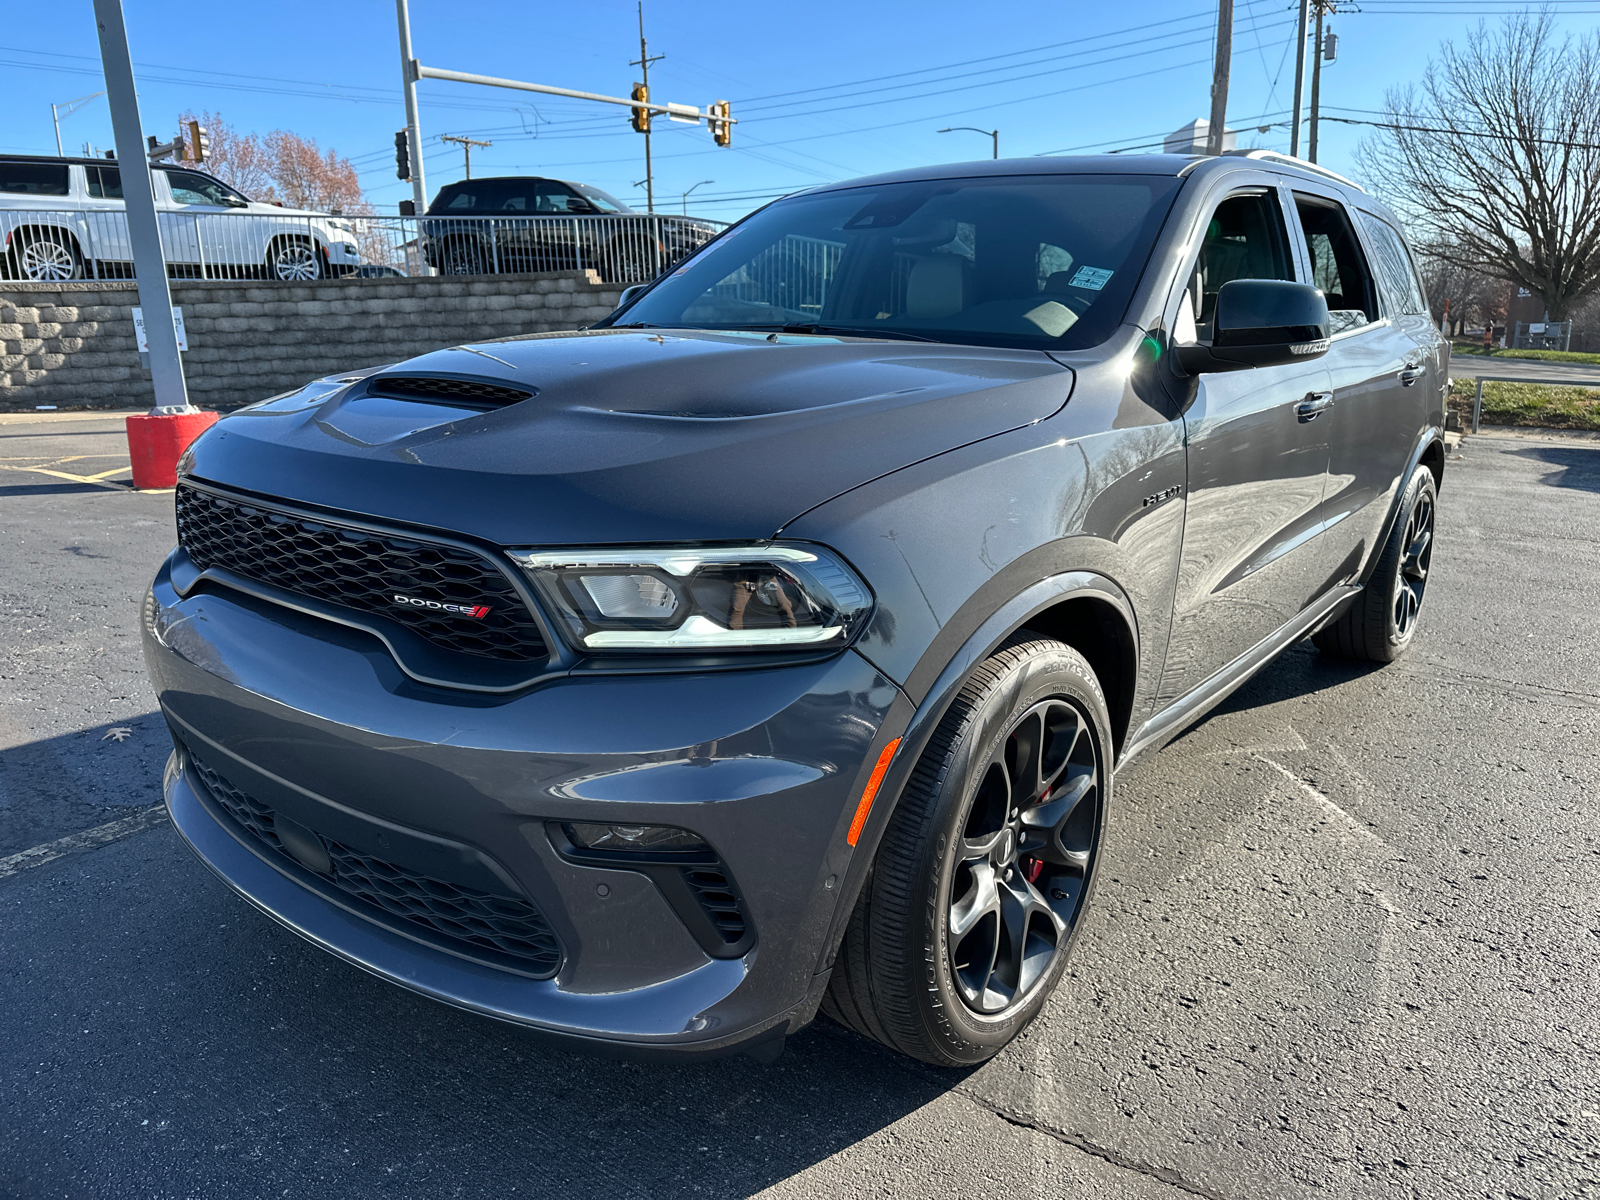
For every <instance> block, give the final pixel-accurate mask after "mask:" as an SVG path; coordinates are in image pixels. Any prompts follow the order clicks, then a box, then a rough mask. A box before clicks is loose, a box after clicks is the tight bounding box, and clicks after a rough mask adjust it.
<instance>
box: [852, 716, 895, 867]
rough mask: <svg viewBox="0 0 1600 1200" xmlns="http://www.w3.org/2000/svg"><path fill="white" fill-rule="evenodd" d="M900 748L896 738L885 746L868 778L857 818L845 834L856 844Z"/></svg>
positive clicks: (857, 810)
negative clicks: (895, 753)
mask: <svg viewBox="0 0 1600 1200" xmlns="http://www.w3.org/2000/svg"><path fill="white" fill-rule="evenodd" d="M899 748H900V739H899V738H895V739H894V741H892V742H890V743H889V744H888V745H887V746H885V747H884V748H883V753H882V754H880V755H878V765H877V766H875V767H873V768H872V777H871V778H870V779H868V780H867V786H866V787H865V788H863V789H862V790H861V803H860V804H858V805H856V819H855V820H854V821H851V822H850V832H849V833H848V834H846V835H845V839H844V840H845V841H846V842H847V843H849V844H850V845H852V846H854V845H855V844H856V841H857V839H859V838H860V837H861V830H862V828H863V827H864V826H865V825H866V823H867V814H868V813H870V812H871V811H872V801H873V798H874V797H875V796H876V795H877V794H878V788H879V787H880V786H881V785H882V784H883V777H884V776H885V775H887V774H888V773H889V763H890V762H891V761H892V760H893V759H894V752H895V751H896V750H898V749H899Z"/></svg>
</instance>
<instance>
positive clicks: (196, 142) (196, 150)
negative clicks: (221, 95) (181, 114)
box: [189, 121, 211, 163]
mask: <svg viewBox="0 0 1600 1200" xmlns="http://www.w3.org/2000/svg"><path fill="white" fill-rule="evenodd" d="M189 153H190V155H192V156H193V158H194V161H195V162H197V163H203V162H205V160H206V159H208V158H210V157H211V134H210V133H208V132H207V131H206V127H205V126H204V125H202V124H200V122H199V121H190V122H189Z"/></svg>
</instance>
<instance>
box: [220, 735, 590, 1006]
mask: <svg viewBox="0 0 1600 1200" xmlns="http://www.w3.org/2000/svg"><path fill="white" fill-rule="evenodd" d="M189 765H190V766H192V767H193V768H194V770H195V773H196V774H197V775H199V776H200V781H201V782H202V783H204V784H205V786H206V790H207V791H209V792H210V793H211V796H212V798H213V799H214V800H216V802H217V804H218V805H219V806H220V807H221V808H222V810H223V811H224V812H226V813H227V814H228V815H229V816H230V817H232V818H233V819H234V820H235V821H237V822H238V823H239V824H240V825H242V826H243V827H244V828H245V829H246V830H247V831H248V832H250V833H252V834H254V835H255V836H256V837H257V838H259V839H260V840H261V841H262V842H264V843H265V844H266V845H268V846H270V847H271V848H272V849H274V850H276V851H277V852H278V853H280V854H282V855H283V856H284V857H285V858H287V859H289V860H290V861H291V862H294V863H295V864H296V865H297V866H300V867H301V869H302V870H304V869H308V868H306V867H305V866H304V864H303V863H300V861H299V860H298V859H296V858H294V857H293V856H292V855H290V854H289V852H288V851H287V850H285V849H284V846H283V843H282V842H280V841H279V840H278V835H277V828H276V827H277V821H278V817H277V814H276V813H275V812H273V810H272V809H271V808H269V807H268V806H267V805H265V804H263V803H262V802H261V801H260V800H258V799H256V798H255V797H254V796H251V795H249V794H248V793H247V792H242V791H240V790H239V789H238V788H236V787H234V786H233V785H232V784H231V783H229V782H228V781H227V780H226V779H224V778H223V777H222V776H221V775H219V774H217V773H216V772H215V771H213V770H212V769H211V768H210V767H208V766H207V765H206V764H205V763H203V762H201V761H200V759H199V758H198V757H196V755H195V754H194V752H193V751H192V750H191V751H190V752H189ZM315 836H316V837H317V839H318V840H319V841H320V842H321V843H322V845H323V848H324V849H326V850H327V852H328V861H329V863H330V866H331V873H330V874H327V875H320V874H319V878H323V879H325V880H326V881H327V882H328V883H331V884H333V885H334V886H335V887H337V888H339V889H340V890H341V891H343V892H345V893H347V894H348V895H351V896H354V897H355V898H357V899H359V900H363V901H365V902H366V903H368V904H371V905H373V906H374V907H376V908H379V909H381V910H382V911H384V912H385V913H388V914H389V915H390V916H394V917H400V918H402V919H403V920H406V921H410V922H413V923H415V924H417V925H420V926H422V927H424V928H425V929H429V930H432V931H433V932H434V933H437V934H442V935H444V936H445V937H447V938H452V939H454V940H456V941H459V942H465V943H467V944H468V945H470V946H476V947H478V948H479V949H484V950H493V951H497V952H498V953H500V954H506V955H510V956H511V957H512V958H516V959H519V960H521V961H523V962H526V963H528V964H529V965H530V966H532V967H534V968H535V969H536V970H538V971H540V972H543V973H544V974H546V975H553V974H555V971H556V968H557V967H558V966H560V965H561V943H560V942H558V941H557V940H556V936H555V934H554V933H552V932H551V930H550V926H549V925H548V924H547V923H546V922H545V919H544V914H542V913H541V912H540V911H539V910H538V909H537V908H535V907H534V906H533V905H532V904H530V903H529V902H528V901H527V900H525V899H522V898H521V897H517V896H494V895H490V894H489V893H487V892H480V891H478V890H476V889H474V888H468V887H462V886H461V885H460V884H455V883H449V882H447V881H445V880H442V879H432V878H430V877H428V876H426V875H419V874H417V873H416V872H414V871H410V870H407V869H406V868H405V867H400V866H396V865H395V864H394V863H391V862H385V861H384V860H383V859H381V858H374V857H372V856H371V855H369V854H362V853H360V852H358V851H356V850H352V849H351V848H350V847H348V846H345V845H343V844H342V843H340V842H336V841H333V840H332V839H331V838H326V837H323V836H322V835H320V834H316V835H315Z"/></svg>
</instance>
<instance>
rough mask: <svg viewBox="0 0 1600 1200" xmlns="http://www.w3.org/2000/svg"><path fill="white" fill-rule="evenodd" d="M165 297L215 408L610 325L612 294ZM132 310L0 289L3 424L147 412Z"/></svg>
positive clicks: (450, 288)
mask: <svg viewBox="0 0 1600 1200" xmlns="http://www.w3.org/2000/svg"><path fill="white" fill-rule="evenodd" d="M170 286H171V288H172V300H173V303H174V304H177V305H179V306H181V307H182V309H183V322H184V329H185V331H186V332H187V334H188V337H189V350H188V352H187V353H185V354H184V356H183V361H184V374H185V376H186V378H187V380H188V384H189V398H190V400H191V401H192V402H193V403H195V404H198V405H200V406H201V407H203V408H216V409H230V408H237V407H238V406H240V405H242V404H251V403H254V402H255V401H257V400H260V399H263V398H264V397H267V396H271V395H273V394H275V393H277V392H284V391H288V390H290V389H291V388H296V387H299V386H300V385H301V384H303V383H305V382H306V381H307V380H310V379H315V378H317V377H318V376H322V375H329V374H332V373H334V372H336V371H349V370H355V369H359V368H361V367H370V366H378V365H380V364H383V363H391V362H398V361H400V360H402V359H406V358H411V357H413V356H415V355H418V354H424V353H427V352H428V351H430V350H437V349H439V348H441V347H443V346H456V345H460V344H461V343H463V342H477V341H484V340H486V339H489V338H497V337H508V336H514V335H517V334H524V333H547V332H551V331H554V330H561V329H576V328H578V327H580V326H583V325H588V324H591V323H592V322H594V321H598V320H599V319H600V318H601V317H603V316H605V315H606V314H607V313H609V312H610V311H611V310H612V309H613V308H615V307H616V304H617V299H618V297H619V296H620V295H621V291H622V285H620V284H605V283H601V282H600V281H599V277H598V276H597V275H595V274H594V272H592V271H582V272H554V273H549V274H538V275H488V276H479V277H472V278H443V277H438V276H433V277H426V278H416V279H412V278H405V279H397V278H390V279H345V280H322V281H318V282H315V283H286V284H269V283H265V282H255V283H252V282H246V281H240V282H233V281H212V280H207V281H198V280H174V281H172V283H171V284H170ZM138 303H139V294H138V292H137V291H136V290H135V288H134V286H133V284H132V283H131V282H130V281H125V280H120V281H88V282H81V283H53V284H46V283H15V282H12V281H9V280H8V281H5V282H4V283H0V412H17V411H31V410H33V409H35V408H37V407H38V406H40V405H56V406H57V407H60V408H69V407H70V408H148V407H149V406H150V405H151V403H152V402H153V400H154V393H153V392H152V390H151V386H150V373H149V371H147V370H146V369H144V368H143V367H142V366H140V363H139V352H138V347H137V345H136V344H135V342H134V333H133V312H132V309H133V307H134V306H135V305H137V304H138Z"/></svg>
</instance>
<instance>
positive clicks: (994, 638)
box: [816, 571, 1138, 973]
mask: <svg viewBox="0 0 1600 1200" xmlns="http://www.w3.org/2000/svg"><path fill="white" fill-rule="evenodd" d="M1079 598H1083V599H1094V600H1098V601H1102V602H1106V603H1109V604H1110V605H1111V606H1112V607H1113V608H1115V609H1116V610H1117V612H1118V613H1119V614H1120V615H1121V617H1122V619H1123V620H1124V621H1125V622H1126V623H1127V625H1128V632H1129V635H1130V636H1131V637H1132V638H1133V639H1134V640H1133V645H1134V653H1135V655H1137V653H1138V626H1137V622H1136V620H1135V617H1134V608H1133V604H1132V602H1131V601H1130V600H1129V599H1128V597H1127V595H1126V594H1125V593H1124V592H1123V590H1122V589H1121V588H1120V587H1118V586H1117V585H1116V584H1115V583H1114V582H1113V581H1112V580H1110V579H1109V578H1107V577H1106V576H1104V575H1101V574H1099V573H1098V572H1095V571H1063V572H1061V573H1060V574H1056V575H1052V576H1050V577H1048V578H1046V579H1042V580H1039V581H1038V582H1036V583H1034V584H1032V585H1031V586H1029V587H1027V588H1025V589H1024V590H1023V591H1022V592H1020V593H1018V594H1017V595H1015V596H1013V597H1012V598H1011V599H1010V600H1008V601H1007V602H1006V603H1004V604H1002V605H1001V606H1000V607H998V608H996V609H995V610H994V611H993V612H991V613H990V614H989V615H988V617H986V618H985V619H984V620H983V621H982V622H980V623H979V625H978V627H977V628H976V629H975V630H973V631H972V633H970V634H969V635H968V636H967V638H966V640H965V641H964V642H963V643H962V644H961V646H960V647H959V648H958V649H957V651H956V652H955V654H954V655H952V656H950V657H949V658H948V659H947V661H946V662H945V664H944V667H943V669H942V670H941V671H940V672H939V674H938V676H937V678H936V679H935V680H934V681H933V683H932V684H931V685H930V686H929V687H928V688H927V689H926V691H925V693H924V694H923V695H922V696H921V698H920V700H913V698H912V697H911V696H910V695H909V694H908V693H907V692H906V691H905V690H902V692H901V694H900V696H899V697H897V698H896V700H895V702H894V704H893V705H892V706H891V707H890V710H889V715H888V717H887V719H886V720H885V721H884V723H883V725H882V726H881V727H880V728H879V730H878V735H877V737H876V738H875V739H874V740H873V744H872V747H871V750H870V751H869V753H868V754H867V756H866V758H865V760H864V762H863V765H862V768H861V772H860V778H858V779H857V780H856V781H855V791H854V792H853V793H852V795H853V796H859V795H860V794H861V789H862V787H864V786H865V784H866V779H867V776H868V775H869V774H870V773H871V771H872V769H873V767H874V765H875V764H876V763H877V760H878V756H879V755H880V754H881V753H882V752H883V749H884V747H886V746H887V745H888V744H889V743H890V742H891V741H894V740H895V739H896V738H898V739H899V742H900V744H899V746H898V747H897V749H896V751H895V755H894V758H893V760H892V761H891V763H890V765H889V770H888V772H887V774H885V776H884V778H883V782H882V784H881V786H880V787H879V789H878V793H877V799H876V801H875V802H874V803H873V805H872V809H871V811H870V812H869V813H868V815H867V821H866V824H865V825H864V826H863V827H862V831H861V836H860V838H859V840H858V841H857V844H856V846H855V849H854V852H853V853H851V856H850V859H849V862H848V864H847V865H846V867H845V870H844V873H843V879H842V880H841V883H842V886H841V887H840V889H839V900H838V903H837V904H836V905H835V907H834V910H833V918H832V921H831V924H830V925H829V928H828V934H827V937H826V938H825V939H824V940H823V943H822V955H821V957H820V959H819V960H818V962H817V966H816V970H817V971H818V972H819V973H820V972H826V971H828V970H831V969H832V966H833V959H834V955H835V954H837V953H838V950H839V944H840V942H841V941H842V940H843V938H844V932H845V927H846V926H847V925H848V924H849V921H850V914H851V912H852V911H853V910H854V909H855V906H856V901H857V900H858V899H859V898H860V895H861V889H862V887H863V886H864V885H865V883H866V880H867V877H868V875H869V874H870V872H871V867H872V863H873V860H874V859H875V858H876V857H877V852H878V844H879V843H880V842H881V841H882V840H883V834H884V831H885V830H886V829H887V828H888V826H889V821H890V819H891V818H892V817H893V815H894V811H895V809H896V808H897V807H898V806H899V802H900V795H901V793H902V792H903V791H904V789H905V786H906V783H907V782H908V781H909V780H910V778H911V773H912V771H914V770H915V769H916V766H917V761H918V760H919V759H920V758H921V757H922V752H923V750H924V749H926V747H927V744H928V740H929V739H930V738H931V737H932V736H933V733H934V730H935V729H937V728H938V725H939V722H940V721H941V720H943V718H944V714H945V712H946V711H947V710H948V709H949V707H950V705H951V704H952V703H953V702H954V701H955V698H956V695H957V693H958V692H960V690H961V686H962V684H963V683H965V682H966V679H967V676H968V675H970V674H971V673H972V671H973V668H975V667H976V666H978V664H979V663H981V662H983V661H984V660H985V659H986V658H988V657H989V656H990V655H991V654H993V653H994V652H995V650H996V649H998V648H999V647H1000V646H1001V645H1002V644H1003V643H1004V642H1005V641H1006V639H1007V638H1009V637H1011V636H1012V634H1014V633H1016V632H1017V631H1018V630H1020V629H1025V628H1027V625H1028V622H1029V621H1031V620H1032V619H1034V618H1035V617H1037V616H1038V615H1039V614H1041V613H1043V612H1046V611H1048V610H1049V609H1051V608H1054V607H1055V606H1056V605H1058V604H1061V603H1063V602H1065V601H1068V600H1073V599H1079ZM857 653H859V651H857ZM863 657H865V656H863ZM1102 687H1104V684H1103V683H1102ZM1109 757H1110V756H1108V758H1109Z"/></svg>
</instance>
